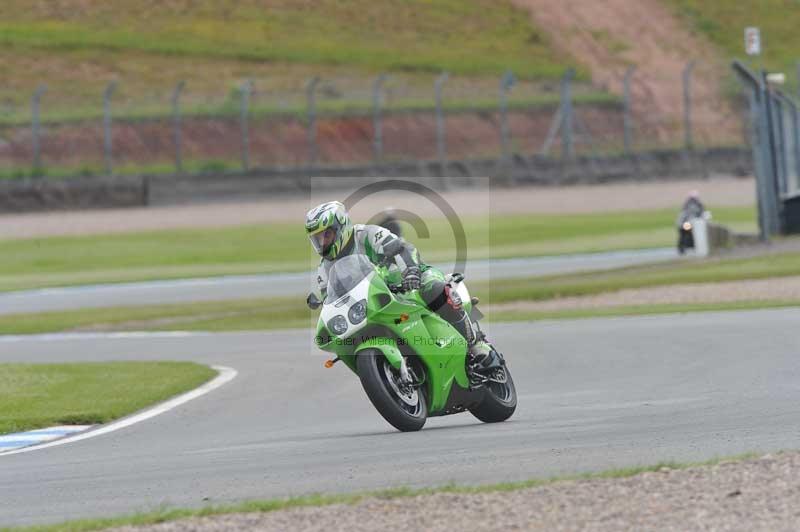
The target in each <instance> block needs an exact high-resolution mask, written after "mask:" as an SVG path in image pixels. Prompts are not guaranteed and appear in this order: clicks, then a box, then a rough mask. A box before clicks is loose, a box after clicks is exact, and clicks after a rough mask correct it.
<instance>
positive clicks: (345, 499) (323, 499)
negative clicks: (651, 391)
mask: <svg viewBox="0 0 800 532" xmlns="http://www.w3.org/2000/svg"><path fill="white" fill-rule="evenodd" d="M755 457H757V454H755V453H747V454H741V455H737V456H733V457H727V458H714V459H711V460H707V461H703V462H692V463H677V462H660V463H658V464H655V465H650V466H639V467H629V468H620V469H611V470H607V471H602V472H600V473H584V474H578V475H564V476H557V477H550V478H547V479H532V480H526V481H522V482H505V483H500V484H488V485H482V486H460V485H455V484H450V485H446V486H440V487H436V488H422V489H412V488H395V489H388V490H379V491H370V492H362V493H352V494H342V495H320V494H314V495H306V496H302V497H291V498H286V499H271V500H264V501H248V502H244V503H240V504H234V505H227V506H207V507H204V508H200V509H163V510H159V511H155V512H149V513H138V514H134V515H128V516H124V517H117V518H109V519H85V520H80V521H70V522H66V523H61V524H55V525H49V526H48V525H45V526H36V527H19V528H0V532H61V531H69V532H90V531H94V530H103V529H106V528H112V527H119V526H142V525H153V524H158V523H164V522H168V521H176V520H179V519H188V518H192V517H206V516H211V515H224V514H234V513H252V512H259V513H264V512H275V511H279V510H287V509H290V508H303V507H311V506H329V505H332V504H347V505H354V504H357V503H359V502H361V501H363V500H364V499H368V498H379V499H396V498H410V497H421V496H427V495H433V494H436V493H465V494H470V493H496V492H509V491H518V490H523V489H527V488H535V487H538V486H544V485H547V484H553V483H556V482H569V481H580V480H593V479H609V478H627V477H632V476H635V475H639V474H641V473H646V472H655V471H661V470H663V469H665V468H666V469H688V468H692V467H710V466H714V465H717V464H719V463H722V462H729V461H744V460H748V459H752V458H755Z"/></svg>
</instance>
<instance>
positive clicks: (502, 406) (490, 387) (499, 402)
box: [469, 366, 517, 423]
mask: <svg viewBox="0 0 800 532" xmlns="http://www.w3.org/2000/svg"><path fill="white" fill-rule="evenodd" d="M502 370H503V371H504V372H505V381H506V382H504V383H501V382H495V381H490V382H487V383H486V384H485V386H486V388H485V390H484V392H483V399H482V400H481V402H480V403H478V405H477V406H473V407H472V408H470V409H469V411H470V412H471V413H472V415H473V416H475V417H476V418H478V419H479V420H481V421H483V422H484V423H499V422H501V421H505V420H507V419H508V418H510V417H511V416H512V415H513V414H514V411H515V410H516V409H517V389H516V387H515V386H514V379H512V378H511V372H510V371H508V366H503V368H502Z"/></svg>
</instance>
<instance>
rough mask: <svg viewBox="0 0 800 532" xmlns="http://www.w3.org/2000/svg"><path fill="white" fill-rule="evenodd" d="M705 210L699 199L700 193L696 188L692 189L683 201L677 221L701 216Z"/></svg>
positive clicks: (680, 221)
mask: <svg viewBox="0 0 800 532" xmlns="http://www.w3.org/2000/svg"><path fill="white" fill-rule="evenodd" d="M705 210H706V207H705V205H703V202H702V201H700V193H699V192H698V191H696V190H692V191H690V192H689V195H688V196H687V198H686V201H685V202H684V203H683V207H682V208H681V212H680V215H679V223H683V222H684V221H686V220H688V219H691V218H702V217H703V213H704V212H705Z"/></svg>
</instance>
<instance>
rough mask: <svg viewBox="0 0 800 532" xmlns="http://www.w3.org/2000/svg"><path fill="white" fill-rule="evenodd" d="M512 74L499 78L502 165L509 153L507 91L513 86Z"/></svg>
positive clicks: (509, 136)
mask: <svg viewBox="0 0 800 532" xmlns="http://www.w3.org/2000/svg"><path fill="white" fill-rule="evenodd" d="M514 81H515V79H514V73H513V72H511V71H510V70H508V71H506V73H505V74H503V77H502V78H500V144H501V146H502V150H503V164H504V165H505V164H508V160H509V156H510V152H511V146H510V144H511V131H510V130H509V127H508V91H509V90H510V89H511V87H512V86H513V85H514Z"/></svg>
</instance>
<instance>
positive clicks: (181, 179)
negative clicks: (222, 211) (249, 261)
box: [0, 148, 752, 212]
mask: <svg viewBox="0 0 800 532" xmlns="http://www.w3.org/2000/svg"><path fill="white" fill-rule="evenodd" d="M712 173H719V174H734V175H747V174H750V173H752V160H751V152H750V150H748V149H745V148H726V149H713V150H708V151H703V152H694V153H687V152H683V151H652V152H643V153H638V154H636V155H634V156H604V157H579V158H576V159H575V160H573V161H568V162H566V161H562V160H560V159H556V158H545V157H539V156H532V157H523V156H519V155H514V156H512V157H510V158H509V160H507V161H503V160H497V159H477V160H469V161H452V162H449V163H447V164H446V165H444V167H443V166H442V165H441V164H439V163H438V162H434V161H422V162H416V163H387V164H375V165H366V166H353V167H327V168H326V167H318V168H287V169H265V170H257V171H253V172H249V173H236V174H226V175H216V174H215V175H196V176H141V177H126V178H85V179H75V180H70V179H67V180H26V181H14V182H6V183H2V184H0V212H19V211H32V210H56V209H81V208H103V207H126V206H134V205H174V204H182V203H203V202H213V201H232V200H240V199H253V198H258V197H268V196H270V197H271V196H275V195H297V194H303V193H306V192H307V191H308V190H309V187H310V178H311V177H324V178H325V179H322V180H315V188H317V189H318V188H319V186H320V185H322V186H324V184H325V183H329V184H330V187H331V188H337V187H341V186H343V185H346V184H347V178H348V177H354V178H363V177H370V176H376V177H377V176H380V177H418V178H429V179H431V183H432V184H433V186H436V184H437V180H436V178H437V177H441V176H443V175H447V176H450V177H465V178H469V177H486V176H489V177H492V178H493V183H494V184H497V185H500V186H503V185H506V186H516V185H542V186H554V185H570V184H593V183H609V182H619V181H636V180H655V179H658V180H665V179H685V178H691V177H694V178H696V177H699V176H708V175H710V174H712ZM466 181H467V182H468V181H469V179H467V180H466ZM353 184H357V183H355V182H354V183H353Z"/></svg>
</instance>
